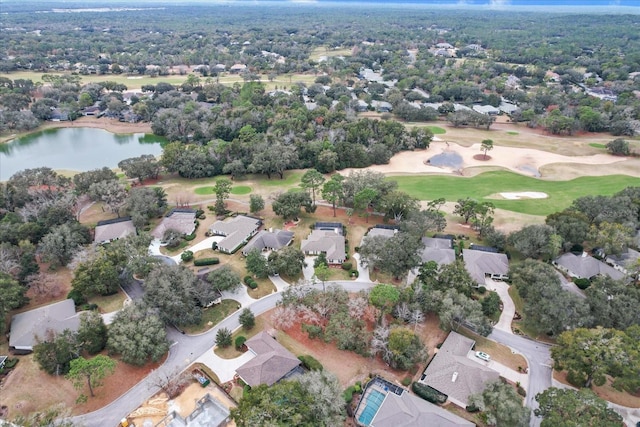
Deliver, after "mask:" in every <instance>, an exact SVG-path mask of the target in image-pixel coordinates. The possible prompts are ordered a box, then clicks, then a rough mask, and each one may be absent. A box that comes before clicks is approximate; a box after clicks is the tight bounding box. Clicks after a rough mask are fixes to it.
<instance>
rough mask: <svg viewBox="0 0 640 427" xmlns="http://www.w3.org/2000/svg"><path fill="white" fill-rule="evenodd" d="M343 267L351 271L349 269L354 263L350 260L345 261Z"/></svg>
mask: <svg viewBox="0 0 640 427" xmlns="http://www.w3.org/2000/svg"><path fill="white" fill-rule="evenodd" d="M341 267H342V269H343V270H347V271H349V270H351V267H352V264H351V263H350V262H343V263H342V265H341Z"/></svg>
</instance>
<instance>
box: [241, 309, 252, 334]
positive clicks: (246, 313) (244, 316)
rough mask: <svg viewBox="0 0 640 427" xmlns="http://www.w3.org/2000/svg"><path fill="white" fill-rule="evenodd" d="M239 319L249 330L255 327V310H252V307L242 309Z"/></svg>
mask: <svg viewBox="0 0 640 427" xmlns="http://www.w3.org/2000/svg"><path fill="white" fill-rule="evenodd" d="M238 320H239V321H240V324H241V325H242V327H243V328H244V329H245V330H247V331H248V330H250V329H253V327H254V326H255V325H256V317H255V316H254V314H253V311H251V309H250V308H248V307H247V308H244V309H243V310H242V312H241V313H240V317H239V318H238Z"/></svg>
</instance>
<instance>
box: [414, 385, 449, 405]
mask: <svg viewBox="0 0 640 427" xmlns="http://www.w3.org/2000/svg"><path fill="white" fill-rule="evenodd" d="M411 389H412V390H413V392H414V393H415V394H417V395H418V396H420V397H421V398H423V399H424V400H426V401H429V402H431V403H437V404H443V403H444V402H446V401H447V396H446V395H445V394H442V393H440V392H439V391H438V390H436V389H434V388H431V387H429V386H428V385H426V384H422V383H419V382H414V383H413V384H412V385H411Z"/></svg>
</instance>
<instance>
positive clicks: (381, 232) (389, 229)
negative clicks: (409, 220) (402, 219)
mask: <svg viewBox="0 0 640 427" xmlns="http://www.w3.org/2000/svg"><path fill="white" fill-rule="evenodd" d="M398 230H400V227H398V226H397V225H380V224H378V225H374V226H373V227H372V228H370V229H369V231H367V234H365V235H364V236H362V240H361V241H360V246H362V245H364V242H366V241H367V239H369V238H371V237H376V236H381V237H386V238H390V237H393V236H395V235H396V233H397V232H398Z"/></svg>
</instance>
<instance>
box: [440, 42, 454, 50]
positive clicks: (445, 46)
mask: <svg viewBox="0 0 640 427" xmlns="http://www.w3.org/2000/svg"><path fill="white" fill-rule="evenodd" d="M436 47H437V48H438V49H453V46H452V45H451V44H450V43H438V44H436Z"/></svg>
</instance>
